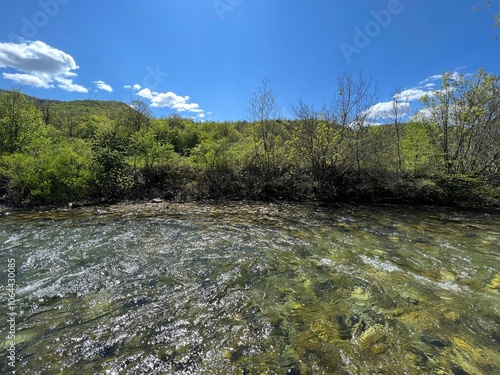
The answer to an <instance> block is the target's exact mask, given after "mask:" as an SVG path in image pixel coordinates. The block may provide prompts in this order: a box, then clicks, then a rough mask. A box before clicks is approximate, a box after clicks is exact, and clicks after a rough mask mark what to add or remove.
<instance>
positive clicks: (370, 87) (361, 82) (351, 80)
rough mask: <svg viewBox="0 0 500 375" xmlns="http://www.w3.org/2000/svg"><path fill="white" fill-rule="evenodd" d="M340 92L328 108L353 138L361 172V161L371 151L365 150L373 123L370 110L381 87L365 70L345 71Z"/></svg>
mask: <svg viewBox="0 0 500 375" xmlns="http://www.w3.org/2000/svg"><path fill="white" fill-rule="evenodd" d="M337 85H338V91H337V92H338V93H337V95H336V97H335V98H334V100H333V101H332V103H331V105H330V107H329V108H328V109H327V110H326V111H325V113H327V114H328V117H329V118H330V120H331V121H333V122H334V123H335V124H338V125H339V126H340V127H341V128H342V129H344V130H349V131H348V132H347V131H345V132H344V135H346V134H350V135H352V137H353V142H352V147H353V148H354V150H353V151H354V152H353V153H354V155H355V161H354V162H355V164H356V166H357V168H358V172H359V171H361V161H362V159H363V157H364V154H365V153H366V152H368V150H363V149H362V141H363V139H364V136H365V133H366V128H367V126H368V125H369V121H368V119H369V117H370V109H371V108H372V107H373V106H374V105H375V104H376V102H377V99H378V87H377V85H376V84H375V83H374V82H373V81H372V79H371V78H370V77H365V75H364V73H363V71H360V72H359V73H358V75H357V76H354V75H353V74H352V73H351V72H344V73H342V74H340V75H339V77H338V79H337Z"/></svg>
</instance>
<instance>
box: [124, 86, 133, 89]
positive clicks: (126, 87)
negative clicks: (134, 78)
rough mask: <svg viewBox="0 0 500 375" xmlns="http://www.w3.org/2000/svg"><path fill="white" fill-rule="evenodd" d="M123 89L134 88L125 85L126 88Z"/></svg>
mask: <svg viewBox="0 0 500 375" xmlns="http://www.w3.org/2000/svg"><path fill="white" fill-rule="evenodd" d="M123 88H124V89H131V88H132V86H130V85H125V86H123Z"/></svg>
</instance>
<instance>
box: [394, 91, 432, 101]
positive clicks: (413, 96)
mask: <svg viewBox="0 0 500 375" xmlns="http://www.w3.org/2000/svg"><path fill="white" fill-rule="evenodd" d="M427 94H428V92H427V91H424V90H422V89H419V88H413V89H407V90H404V91H401V93H399V94H397V95H395V96H394V98H397V99H398V100H405V101H406V100H407V101H409V102H412V101H414V100H419V99H420V98H422V97H423V96H425V95H427Z"/></svg>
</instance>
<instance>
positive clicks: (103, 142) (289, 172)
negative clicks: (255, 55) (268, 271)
mask: <svg viewBox="0 0 500 375" xmlns="http://www.w3.org/2000/svg"><path fill="white" fill-rule="evenodd" d="M499 83H500V77H498V76H496V75H494V74H489V73H486V72H485V71H483V70H479V71H478V72H477V73H476V74H475V75H456V74H455V75H453V74H444V75H443V79H442V84H441V88H440V89H439V90H436V91H434V92H433V93H432V94H430V95H427V96H424V97H423V98H422V99H421V104H422V109H421V110H420V111H419V112H418V113H416V114H414V115H413V116H411V117H408V116H407V114H408V113H407V111H406V109H407V107H408V106H407V100H406V99H405V98H404V97H401V96H400V95H399V96H398V94H397V93H395V95H394V97H393V101H392V105H391V109H390V110H388V113H387V114H386V118H387V119H388V121H387V123H386V124H374V123H373V120H372V119H371V118H370V108H372V107H373V105H374V104H376V100H377V89H376V85H375V84H374V82H373V81H372V80H371V79H370V78H367V77H366V76H364V75H363V73H362V72H361V73H359V74H353V73H349V72H346V73H343V74H341V75H340V76H339V77H338V82H337V87H335V88H334V89H333V90H332V91H333V92H334V93H335V95H334V97H333V98H329V99H328V101H327V103H326V104H325V105H324V106H323V107H321V108H315V107H314V106H312V105H310V104H308V103H306V102H304V101H302V100H299V101H298V102H297V103H296V104H294V105H293V107H292V112H293V114H294V115H293V118H282V116H281V115H280V109H279V108H278V106H277V102H276V94H275V93H274V92H273V90H272V89H271V87H270V83H269V81H267V80H265V81H263V82H262V84H261V86H260V87H259V88H258V90H257V91H256V92H255V93H254V94H253V95H252V97H251V100H250V102H249V114H250V117H251V120H250V121H239V122H209V121H207V122H204V123H195V122H193V121H192V120H191V119H186V118H182V117H180V116H177V115H174V116H169V117H165V118H154V117H153V116H152V114H151V112H150V110H149V107H148V106H147V105H146V104H145V103H144V102H142V101H140V100H135V101H133V102H132V103H130V104H129V105H126V104H124V103H120V102H99V101H77V102H52V101H44V100H38V99H34V98H30V97H27V96H25V95H24V94H22V93H21V92H19V91H8V92H1V93H0V202H1V203H3V204H5V205H10V206H34V205H47V204H64V203H68V202H72V201H77V202H84V201H87V202H97V201H103V200H105V201H110V200H125V199H148V198H152V197H161V198H163V199H168V200H200V199H235V200H236V199H237V200H267V201H269V200H292V201H312V200H314V201H325V202H397V203H411V204H444V205H459V206H498V205H500V84H499Z"/></svg>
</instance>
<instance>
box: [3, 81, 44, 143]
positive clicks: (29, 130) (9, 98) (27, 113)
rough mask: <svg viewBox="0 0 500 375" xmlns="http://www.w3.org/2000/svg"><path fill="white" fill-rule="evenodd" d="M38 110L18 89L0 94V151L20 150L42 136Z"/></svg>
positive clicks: (41, 120)
mask: <svg viewBox="0 0 500 375" xmlns="http://www.w3.org/2000/svg"><path fill="white" fill-rule="evenodd" d="M44 126H45V125H44V123H43V119H42V115H41V113H40V111H39V110H38V109H37V108H36V106H35V105H34V104H33V103H32V102H30V101H29V100H28V98H27V97H26V96H25V95H24V94H22V93H21V92H20V91H16V90H14V91H11V92H9V93H7V94H4V95H1V96H0V153H1V152H6V153H14V152H22V151H25V150H27V148H29V147H30V145H32V144H33V143H34V142H35V141H36V140H37V138H40V137H41V136H43V133H44Z"/></svg>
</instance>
